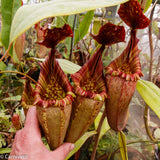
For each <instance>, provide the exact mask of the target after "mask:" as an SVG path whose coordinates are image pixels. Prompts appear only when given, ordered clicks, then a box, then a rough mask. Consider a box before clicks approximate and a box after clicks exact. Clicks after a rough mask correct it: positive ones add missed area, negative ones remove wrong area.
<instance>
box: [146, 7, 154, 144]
mask: <svg viewBox="0 0 160 160" xmlns="http://www.w3.org/2000/svg"><path fill="white" fill-rule="evenodd" d="M154 10H155V5H154V7H153V9H152V11H151V14H150V25H149V28H148V29H149V45H150V68H149V81H151V82H152V80H153V78H152V76H153V75H152V68H153V52H154V51H153V39H152V20H153V13H154ZM148 116H149V107H148V105H147V104H146V105H145V111H144V123H145V129H146V132H147V135H148V136H149V138H150V139H151V140H153V141H156V139H155V138H154V137H153V136H152V134H151V132H150V130H149V126H148Z"/></svg>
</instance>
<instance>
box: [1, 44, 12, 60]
mask: <svg viewBox="0 0 160 160" xmlns="http://www.w3.org/2000/svg"><path fill="white" fill-rule="evenodd" d="M11 46H12V44H10V45H9V47H8V49H7V50H6V52H5V53H4V55H3V56H2V58H1V59H0V62H1V61H3V59H4V58H5V57H7V56H8V53H9V50H10V49H11Z"/></svg>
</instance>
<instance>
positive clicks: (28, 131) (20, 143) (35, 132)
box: [9, 107, 74, 160]
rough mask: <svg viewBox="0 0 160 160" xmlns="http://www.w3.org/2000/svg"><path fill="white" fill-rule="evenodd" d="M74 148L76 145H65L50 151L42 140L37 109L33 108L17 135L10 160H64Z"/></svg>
mask: <svg viewBox="0 0 160 160" xmlns="http://www.w3.org/2000/svg"><path fill="white" fill-rule="evenodd" d="M73 148H74V144H72V143H64V144H63V145H61V146H60V147H59V148H57V149H56V150H54V151H49V150H48V149H47V148H46V147H45V145H44V144H43V142H42V140H41V133H40V129H39V124H38V118H37V112H36V107H31V108H30V109H29V110H28V114H27V118H26V122H25V126H24V128H23V129H21V130H19V131H17V133H16V136H15V139H14V143H13V146H12V151H11V153H10V156H9V160H19V159H25V160H44V159H46V160H64V159H65V157H66V156H67V154H68V153H69V152H70V151H71V150H73Z"/></svg>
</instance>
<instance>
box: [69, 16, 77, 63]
mask: <svg viewBox="0 0 160 160" xmlns="http://www.w3.org/2000/svg"><path fill="white" fill-rule="evenodd" d="M76 20H77V14H76V15H75V16H74V22H73V29H72V32H73V37H72V39H71V48H70V55H69V60H70V61H72V53H73V45H74V30H75V26H76Z"/></svg>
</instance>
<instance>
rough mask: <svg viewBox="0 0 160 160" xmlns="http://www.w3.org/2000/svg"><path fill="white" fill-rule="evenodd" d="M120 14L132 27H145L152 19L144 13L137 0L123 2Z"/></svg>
mask: <svg viewBox="0 0 160 160" xmlns="http://www.w3.org/2000/svg"><path fill="white" fill-rule="evenodd" d="M118 14H119V16H120V17H121V19H122V20H123V21H124V22H125V23H126V24H127V25H128V26H129V27H131V29H143V28H145V27H147V26H148V25H149V23H150V20H149V19H148V18H147V17H146V16H145V15H144V14H143V12H142V10H141V6H140V4H139V2H138V1H137V0H129V1H128V2H126V3H123V4H121V5H120V8H119V10H118Z"/></svg>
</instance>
